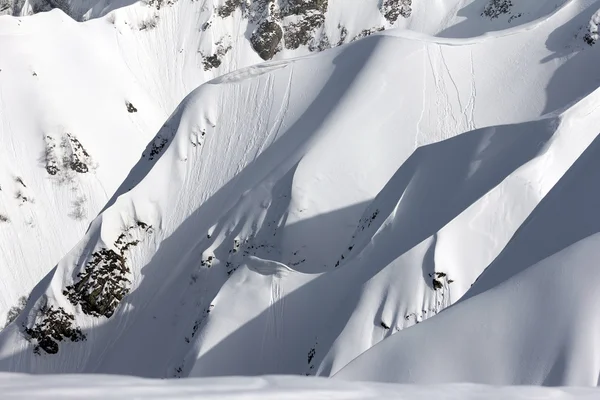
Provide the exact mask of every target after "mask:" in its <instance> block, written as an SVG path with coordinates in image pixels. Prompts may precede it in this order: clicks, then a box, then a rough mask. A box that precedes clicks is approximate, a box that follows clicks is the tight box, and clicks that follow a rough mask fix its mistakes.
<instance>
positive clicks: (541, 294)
mask: <svg viewBox="0 0 600 400" xmlns="http://www.w3.org/2000/svg"><path fill="white" fill-rule="evenodd" d="M595 104H597V99H595ZM582 116H583V114H579V115H578V117H582ZM563 145H566V143H564V144H563ZM599 151H600V140H599V139H598V138H595V139H594V141H593V142H592V144H591V145H590V146H589V148H588V149H587V150H586V151H585V152H584V153H583V155H582V156H581V157H580V158H579V159H578V160H577V161H576V162H575V164H574V165H573V166H572V167H571V168H570V169H569V171H568V172H567V173H566V174H565V176H564V177H563V178H562V179H561V180H560V181H559V182H558V183H557V184H556V185H555V187H554V188H553V189H552V190H551V191H550V193H549V194H548V195H547V196H546V198H544V200H543V201H542V202H541V203H540V204H539V206H538V207H536V209H535V210H534V211H533V213H532V214H531V216H530V217H529V218H528V219H527V221H526V222H525V223H524V224H523V225H522V227H521V228H520V229H519V231H518V232H517V233H516V234H515V236H514V237H513V239H512V240H511V241H510V243H509V244H508V245H507V246H506V248H505V249H504V251H503V252H502V253H501V254H500V256H499V257H498V258H497V259H496V260H495V261H494V262H493V263H492V264H491V265H490V266H489V267H488V268H487V269H486V271H485V272H484V273H483V275H482V276H481V278H480V279H479V280H478V281H477V282H476V283H475V284H474V285H473V288H472V289H471V290H470V291H469V292H467V294H466V295H465V299H466V300H464V301H461V302H459V303H458V304H456V305H455V306H454V307H451V308H450V309H448V310H446V311H444V312H443V313H441V314H440V315H438V316H437V317H436V318H432V319H431V320H428V321H426V322H425V323H423V324H422V325H419V326H418V327H415V328H413V329H409V330H406V331H403V332H401V333H399V334H398V335H395V336H393V337H391V338H389V339H388V340H385V341H383V342H382V343H380V344H379V345H377V346H375V347H374V348H373V349H371V350H369V351H367V352H366V353H364V354H363V355H361V356H360V357H358V358H357V359H356V360H355V361H353V362H351V363H350V364H349V365H348V366H347V367H346V368H344V369H343V370H342V371H341V372H340V373H338V374H337V375H336V377H339V378H342V379H365V380H377V381H385V382H422V383H425V382H451V381H470V382H489V383H496V384H503V383H508V382H510V383H511V384H519V383H528V384H545V385H561V384H569V385H593V386H596V385H598V376H599V373H600V366H599V364H598V340H597V330H598V326H599V323H600V321H598V318H597V317H595V315H594V314H593V313H591V314H590V313H589V310H593V309H595V306H596V305H597V303H598V296H597V284H596V282H595V280H594V279H590V277H591V276H594V275H595V272H594V271H595V269H596V261H595V260H597V257H598V240H599V239H600V236H599V235H598V232H599V231H600V224H599V222H600V221H599V219H598V213H597V210H596V207H597V202H598V194H599V192H598V186H597V184H596V182H597V179H598V168H597V166H596V164H597V162H598V152H599ZM549 233H551V234H549ZM466 327H468V328H466ZM439 332H444V335H439V334H437V333H439ZM489 360H494V362H493V363H490V362H489Z"/></svg>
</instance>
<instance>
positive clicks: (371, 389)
mask: <svg viewBox="0 0 600 400" xmlns="http://www.w3.org/2000/svg"><path fill="white" fill-rule="evenodd" d="M0 395H1V396H2V398H3V399H23V398H26V399H31V400H37V399H46V400H50V399H61V400H63V399H81V398H86V399H103V400H104V399H131V398H143V399H167V398H168V399H199V398H201V399H210V400H213V399H214V400H238V399H244V400H252V399H273V400H286V399H298V398H302V399H314V400H321V399H322V400H325V399H327V400H345V399H361V400H369V399H402V400H429V399H438V400H445V399H448V400H450V399H464V400H504V399H514V400H539V399H556V400H571V399H578V400H585V399H596V398H598V389H591V388H540V387H528V386H520V387H491V386H483V385H469V384H461V385H456V384H455V385H437V386H411V385H389V384H381V383H358V382H354V383H351V382H343V381H334V380H326V379H319V378H312V377H311V378H307V377H292V376H289V377H288V376H285V377H284V376H266V377H261V378H242V377H235V378H210V379H208V378H205V379H183V380H181V379H178V380H150V379H140V378H132V377H117V376H111V375H48V376H39V375H35V376H32V375H21V374H2V375H0Z"/></svg>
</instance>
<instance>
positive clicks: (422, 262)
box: [0, 0, 600, 384]
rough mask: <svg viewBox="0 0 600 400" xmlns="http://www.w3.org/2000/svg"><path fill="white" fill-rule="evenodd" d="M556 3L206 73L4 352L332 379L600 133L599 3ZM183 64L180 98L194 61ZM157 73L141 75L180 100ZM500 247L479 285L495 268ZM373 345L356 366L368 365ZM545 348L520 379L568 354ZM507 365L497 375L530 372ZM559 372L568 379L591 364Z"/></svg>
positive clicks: (135, 367) (509, 222)
mask: <svg viewBox="0 0 600 400" xmlns="http://www.w3.org/2000/svg"><path fill="white" fill-rule="evenodd" d="M551 3H555V2H551ZM457 4H458V3H457ZM469 4H471V3H469ZM473 4H475V3H473ZM560 4H562V7H559V8H557V9H556V10H554V11H553V12H552V13H550V8H552V7H549V6H548V7H546V8H544V7H541V8H536V7H532V10H535V11H537V12H540V13H541V12H542V11H544V12H546V14H544V15H539V14H538V15H537V17H538V18H537V19H535V20H533V21H532V22H530V23H528V24H524V25H521V26H519V27H517V28H514V29H510V30H504V31H500V32H497V33H495V34H487V35H485V36H480V37H471V38H452V37H447V38H441V37H432V36H427V35H425V34H423V33H416V32H414V31H406V30H390V31H386V32H384V33H381V34H378V35H373V36H370V37H368V38H366V39H363V40H360V41H356V42H354V43H352V44H348V45H346V46H341V47H338V48H336V49H332V50H328V51H325V52H321V53H319V54H315V55H312V56H309V57H303V58H297V59H293V60H288V61H282V60H277V61H273V62H270V63H265V64H258V65H255V66H252V67H249V68H246V69H240V70H237V71H235V72H232V73H230V74H227V75H224V76H221V77H218V78H216V79H213V80H211V81H209V82H208V83H206V84H204V85H202V86H200V87H199V88H198V89H196V90H195V91H193V92H192V93H191V94H190V95H188V96H187V97H186V99H185V100H184V101H183V102H182V104H181V105H180V106H179V107H178V108H177V109H176V110H175V112H174V113H173V114H172V115H171V117H170V118H169V120H168V121H167V122H166V124H165V125H164V126H163V127H162V128H161V129H160V131H159V133H158V134H157V135H156V137H155V138H154V139H153V140H152V141H151V142H150V144H148V146H147V147H146V149H145V151H144V154H143V156H142V158H141V159H140V160H139V162H138V163H137V164H136V165H135V167H134V168H133V169H132V170H131V172H130V173H129V176H128V177H127V178H126V179H125V180H124V182H123V183H122V184H121V186H120V188H119V189H118V190H117V195H115V196H113V197H112V198H111V200H110V201H109V202H108V204H107V205H106V207H105V210H104V212H103V213H102V214H101V215H100V216H99V217H98V218H96V219H95V220H94V221H93V222H92V224H91V226H90V229H89V230H88V232H87V233H86V235H85V236H84V237H83V239H82V240H81V241H80V242H79V243H78V244H77V245H76V246H75V247H74V249H73V250H72V251H71V252H69V253H68V254H67V255H66V256H65V257H64V258H63V259H62V260H61V261H60V262H59V264H58V266H57V267H56V268H55V269H54V270H53V271H52V272H51V273H50V274H49V275H48V276H47V277H46V278H45V279H43V280H42V281H41V282H40V283H39V284H38V286H37V287H36V288H35V289H34V291H33V292H32V294H31V297H30V300H29V302H28V304H27V306H26V307H25V310H24V312H23V313H22V314H21V316H20V317H19V318H17V320H16V321H15V323H13V324H11V325H10V326H9V327H8V328H6V329H5V330H3V331H2V332H1V333H0V369H2V370H11V371H27V372H55V373H56V372H104V373H126V374H135V375H141V376H154V377H179V376H187V375H189V374H191V375H196V376H207V375H231V374H264V373H295V374H316V373H319V374H323V375H329V374H333V373H335V372H337V371H338V370H340V369H341V368H343V367H344V366H345V365H346V364H347V363H348V362H350V361H351V360H352V359H353V358H354V357H356V356H358V355H359V354H360V353H361V352H362V351H364V350H367V349H368V348H370V347H371V346H373V345H375V344H377V343H378V342H379V341H381V340H382V339H384V338H385V337H387V336H389V335H390V334H391V333H393V332H394V331H397V330H403V329H404V328H407V327H409V326H412V325H414V324H415V323H416V322H420V321H422V320H424V319H426V318H428V317H430V316H432V315H435V314H437V313H438V312H440V311H441V310H442V309H444V308H445V307H447V306H449V305H450V304H452V303H453V302H455V301H457V300H458V299H459V298H460V297H461V296H462V295H463V294H464V293H465V292H466V293H467V294H468V293H469V287H470V285H471V284H472V283H473V282H474V281H475V280H476V278H477V277H478V276H479V274H480V273H481V272H482V271H483V270H484V269H485V268H486V267H487V266H488V265H489V264H490V263H491V262H492V261H493V260H494V259H495V258H496V256H498V254H500V253H501V252H502V251H503V249H504V247H505V246H506V244H507V243H508V242H509V240H510V238H511V236H513V234H515V232H516V231H517V230H518V229H519V227H520V226H521V225H522V224H523V222H524V221H525V220H526V219H527V217H528V215H529V213H530V212H531V211H532V210H533V209H534V208H535V207H536V206H537V205H538V204H539V203H540V201H542V199H543V198H544V196H546V195H547V194H548V193H549V192H550V194H552V190H553V187H554V186H555V184H556V182H558V181H559V180H560V179H561V177H562V176H563V175H564V174H565V172H566V171H567V170H568V169H569V168H570V167H571V165H573V163H575V162H577V160H578V158H579V157H580V155H581V154H582V153H584V151H585V150H586V148H587V147H588V145H589V144H590V143H592V142H594V140H595V138H596V135H597V133H598V132H597V131H596V130H595V129H596V128H595V127H596V126H598V119H599V118H600V114H599V113H598V111H597V110H596V108H597V106H596V104H598V92H596V91H594V89H595V88H596V86H597V82H598V79H599V78H600V76H599V72H598V71H597V68H596V65H598V61H599V60H598V58H600V55H599V54H598V52H597V51H596V50H597V49H596V48H595V47H590V46H588V44H586V42H585V41H584V39H583V38H584V35H585V29H583V28H582V27H585V26H587V24H588V21H589V20H590V18H591V17H592V16H593V14H594V13H595V11H596V10H597V9H598V7H600V4H598V2H595V1H592V0H588V1H584V0H580V1H577V0H573V1H570V2H568V3H567V2H562V3H560ZM560 4H554V5H560ZM460 5H461V6H465V7H467V5H466V2H462V3H460ZM461 9H462V8H461ZM415 10H416V8H415ZM49 15H60V14H59V12H56V11H55V12H52V13H50V14H49ZM504 16H505V15H504V14H503V16H502V18H504ZM39 17H41V16H35V17H34V18H39ZM499 18H500V17H499ZM532 19H533V18H532ZM11 21H12V20H11ZM161 21H162V20H161ZM101 23H103V24H105V21H102V20H94V21H90V22H88V23H86V24H85V25H83V26H89V27H90V29H92V28H91V27H94V26H96V25H94V24H101ZM172 23H173V24H175V23H177V20H173V21H172ZM477 23H481V20H478V22H477ZM506 23H508V22H506ZM98 26H100V25H98ZM456 26H458V25H456ZM98 29H100V28H98ZM102 29H104V28H102ZM111 29H114V28H111ZM448 36H464V35H459V34H456V35H448ZM117 48H118V46H117ZM156 54H166V53H162V52H156ZM499 54H501V55H502V56H501V57H499V56H498V55H499ZM124 59H127V56H124ZM125 65H127V66H128V67H129V68H132V67H131V65H132V64H129V63H128V62H125ZM152 65H154V64H152ZM157 65H158V64H157ZM168 65H170V64H169V63H168V62H165V64H164V65H163V67H164V66H167V67H164V68H167V69H165V70H162V71H170V73H172V74H173V75H172V76H177V77H178V78H181V80H177V82H180V83H177V84H175V85H174V86H176V87H177V88H178V89H172V90H171V91H170V92H169V91H166V90H165V93H171V95H172V96H173V99H174V98H176V97H177V96H176V95H175V94H174V93H180V94H181V95H183V94H185V90H183V88H185V87H186V85H187V84H186V83H185V82H186V80H185V79H184V78H182V77H183V75H179V74H180V73H181V71H185V69H180V70H177V69H171V68H170V67H168ZM131 70H132V71H141V70H142V69H141V68H140V69H136V68H132V69H131ZM174 71H179V72H177V73H175V72H174ZM2 73H3V72H2ZM154 73H158V72H157V71H156V70H152V71H150V72H148V73H147V74H146V75H144V74H141V73H140V75H138V74H137V73H135V76H136V80H137V81H138V82H146V83H147V84H143V83H142V84H141V86H140V87H144V88H146V87H149V88H153V89H151V90H156V91H157V92H156V94H155V95H154V94H152V93H151V94H150V95H149V96H148V98H149V99H156V101H155V102H154V103H152V104H154V106H155V107H156V109H157V110H162V111H163V112H164V111H166V110H168V105H169V104H171V100H170V99H168V95H164V96H162V97H160V99H161V100H158V99H159V96H158V94H159V93H161V91H162V90H163V89H164V88H163V89H161V85H163V86H165V85H167V84H166V83H165V82H167V81H168V79H166V80H164V82H161V83H156V84H154V85H152V84H149V82H151V81H150V80H144V79H150V78H149V77H151V76H152V74H154ZM166 76H169V77H170V76H171V75H169V74H166ZM158 81H159V80H156V82H158ZM177 85H180V86H177ZM149 90H150V89H149ZM178 90H180V91H179V92H178ZM161 101H164V103H161ZM149 102H150V100H149ZM131 103H133V101H131ZM133 104H135V103H133ZM149 104H150V103H149ZM120 105H121V106H123V103H122V102H121V103H120ZM135 106H136V107H137V104H136V105H135ZM148 107H151V105H149V106H148ZM125 108H126V107H125ZM125 111H127V110H125ZM157 113H158V112H157ZM125 115H127V114H125ZM542 115H544V116H543V117H542ZM131 123H132V122H131ZM67 138H68V137H67ZM82 143H83V142H82ZM84 145H85V143H84ZM106 154H107V156H106V157H108V154H110V152H109V151H107V153H106ZM565 179H566V178H565ZM373 199H374V200H373ZM518 237H519V234H517V236H515V238H518ZM515 240H517V239H515ZM510 246H511V245H510V244H509V247H507V249H509V248H510ZM505 251H508V250H505ZM500 257H502V256H500ZM494 265H495V264H492V266H490V267H489V269H488V270H487V272H486V273H484V275H483V276H482V278H481V280H480V281H478V283H477V284H476V285H475V286H474V287H473V289H472V290H475V289H476V288H477V287H478V286H479V285H483V284H484V282H486V279H488V278H486V276H491V278H489V282H492V283H493V285H495V284H497V283H498V281H497V280H496V278H494V276H493V275H490V274H493V271H494V268H495V267H494ZM580 268H583V269H585V268H586V266H585V265H582V266H581V267H580ZM552 279H559V275H557V276H555V277H553V278H552ZM552 282H554V280H553V281H552ZM488 285H490V286H488V287H491V286H493V285H492V284H491V283H488ZM568 289H569V288H565V289H564V291H563V292H564V293H565V296H566V293H567V292H568ZM563 292H561V293H563ZM487 293H488V292H487V291H486V292H485V293H484V294H485V295H487V296H492V294H491V293H492V292H489V293H490V294H487ZM482 295H483V294H482ZM581 296H582V297H573V299H572V304H574V305H576V304H579V302H580V301H583V300H585V299H586V297H585V294H581ZM478 297H479V296H477V297H475V298H473V299H472V300H469V302H475V299H477V298H478ZM557 301H558V300H557ZM469 302H464V303H461V304H459V305H457V306H456V307H454V308H452V309H450V310H448V311H444V312H443V313H441V314H440V315H439V316H435V318H432V319H431V321H432V322H431V324H433V323H434V321H440V320H441V321H443V320H444V319H443V317H445V316H447V315H450V314H451V312H452V311H454V310H460V307H464V306H465V305H467V304H469ZM523 309H524V310H525V311H524V312H523V316H522V318H524V319H525V318H528V316H529V314H530V313H533V312H537V310H538V307H537V303H532V304H531V305H529V307H524V308H523ZM484 311H485V310H481V311H480V312H484ZM511 311H512V310H511ZM565 312H566V311H565ZM486 315H487V314H486ZM492 316H493V315H491V314H490V317H492ZM446 318H447V317H446ZM462 318H463V319H464V324H462V325H461V326H466V325H467V324H468V323H467V321H466V318H467V317H462ZM531 320H533V319H531ZM561 323H566V320H565V321H562V322H561ZM427 324H429V322H428V323H427ZM427 324H423V325H419V326H418V327H410V329H407V330H406V331H403V332H401V333H400V334H399V335H398V336H397V337H401V336H402V335H404V333H405V332H406V334H409V333H410V332H415V331H418V330H421V329H425V328H421V327H422V326H423V327H426V326H427ZM434 330H435V328H434ZM435 331H436V332H437V333H435V335H439V332H444V330H443V328H442V327H441V328H440V329H437V330H435ZM516 332H520V331H516ZM533 333H535V331H532V333H531V335H533ZM567 333H569V331H564V335H567ZM415 335H416V334H415ZM432 335H433V333H432ZM564 335H563V336H561V335H560V332H559V333H557V336H556V337H557V338H561V339H564V338H565V337H566V336H564ZM436 337H437V336H436ZM529 337H530V336H528V335H527V334H523V335H519V338H521V339H522V340H523V342H517V341H516V342H515V346H518V345H524V344H526V343H528V342H527V340H533V339H528V338H529ZM532 337H533V336H532ZM395 338H396V337H394V338H393V339H395ZM448 340H455V338H454V337H452V338H450V339H448ZM472 340H475V338H472ZM391 342H393V341H390V340H386V341H384V344H382V345H381V346H385V345H386V343H391ZM419 343H422V346H427V345H429V343H426V342H424V341H423V342H419ZM440 343H442V341H440ZM465 343H467V344H468V342H467V341H465ZM556 343H559V344H560V345H562V346H567V345H568V344H569V343H570V342H565V341H562V340H557V341H556V342H552V343H551V344H553V345H556V346H558V344H556ZM388 346H392V345H388ZM377 347H379V346H377ZM377 347H375V349H377ZM414 348H418V347H417V345H416V344H415V347H414ZM557 348H558V347H553V348H552V350H553V351H557ZM411 349H412V347H411ZM518 349H519V348H518V347H515V349H514V351H515V354H518V353H517V350H518ZM542 350H543V348H542ZM398 351H400V350H398ZM498 351H501V349H498ZM389 352H390V353H393V351H391V350H389ZM369 354H371V353H370V352H367V353H366V355H365V356H364V357H366V358H367V359H368V360H370V358H368V357H371V356H369ZM373 354H375V355H374V356H372V357H373V359H374V360H380V359H381V357H380V356H379V355H378V353H377V352H375V351H374V353H373ZM448 354H449V355H448V357H449V358H448V360H451V361H448V363H449V364H448V365H452V364H450V362H454V359H453V358H450V356H451V355H452V353H448ZM531 354H532V357H533V358H535V357H538V353H537V351H532V353H531ZM565 354H573V355H576V354H577V353H569V352H567V353H565ZM433 359H434V358H433V357H430V360H433ZM358 360H359V361H357V364H356V365H358V366H357V367H354V365H355V364H354V363H353V364H350V366H349V367H347V368H348V369H347V370H343V372H342V373H341V375H342V376H343V375H344V374H346V373H348V374H351V372H346V371H354V369H353V368H356V371H359V372H357V373H356V375H348V376H349V377H353V378H356V377H358V378H360V375H361V374H362V373H363V372H362V371H364V369H369V368H370V364H367V367H364V368H363V367H362V366H361V364H359V362H360V360H361V359H360V358H359V359H358ZM537 360H538V361H536V362H538V364H526V363H524V364H523V365H527V366H528V365H534V366H536V367H539V369H536V371H534V372H531V373H528V374H524V375H522V376H520V377H519V380H518V383H540V382H539V377H540V376H541V375H540V374H543V370H544V368H551V367H553V366H554V365H555V364H553V362H554V361H555V359H554V358H552V357H548V358H543V357H538V358H537ZM467 361H468V360H467ZM467 361H465V363H466V364H465V365H466V366H465V368H464V369H463V371H464V379H467V380H477V379H476V378H477V376H478V375H474V376H473V377H472V378H469V371H471V370H472V369H473V370H475V369H476V367H475V366H473V365H472V364H469V363H468V362H467ZM512 361H514V360H512V359H511V358H508V357H507V358H506V363H503V364H502V366H501V367H498V371H500V372H499V375H497V376H495V377H494V379H491V378H490V380H492V381H494V382H496V381H502V382H503V383H517V379H510V378H511V376H507V375H502V371H504V370H507V371H508V370H510V369H511V368H517V366H515V365H512V364H511V362H512ZM373 362H379V361H373ZM420 362H422V363H424V364H415V365H417V366H418V365H424V367H423V368H424V369H426V367H425V365H426V364H425V363H426V361H425V360H421V361H420ZM427 362H429V361H427ZM427 365H428V364H427ZM471 368H472V369H471ZM556 368H557V371H559V372H557V375H556V376H559V377H560V378H557V379H556V380H554V381H552V382H556V383H564V384H569V383H578V382H583V383H588V384H589V383H590V382H591V381H590V380H589V379H587V378H585V379H584V378H583V377H582V374H580V373H579V371H577V373H573V374H572V375H569V374H568V373H566V372H565V374H563V375H561V371H563V372H564V371H567V369H561V368H560V366H558V367H556ZM369 371H371V370H369ZM373 371H375V372H374V373H376V372H377V370H376V369H375V370H373ZM440 371H442V372H440V373H439V375H438V378H437V379H439V380H444V376H443V371H444V370H443V369H440ZM477 371H480V370H479V369H477ZM481 371H484V370H483V369H481ZM586 371H587V373H589V374H593V373H597V371H596V370H594V369H593V368H591V367H590V368H586ZM365 374H366V372H365ZM482 376H487V375H482ZM544 376H545V375H544ZM461 377H462V376H461ZM375 378H377V377H375ZM381 379H384V380H385V379H386V378H385V375H382V377H381ZM447 380H452V379H451V377H449V378H447ZM481 381H486V379H483V378H482V379H481Z"/></svg>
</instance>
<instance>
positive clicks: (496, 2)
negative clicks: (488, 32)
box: [481, 0, 513, 19]
mask: <svg viewBox="0 0 600 400" xmlns="http://www.w3.org/2000/svg"><path fill="white" fill-rule="evenodd" d="M512 6H513V3H512V1H511V0H490V2H489V3H488V4H487V5H486V6H485V8H484V9H483V12H482V13H481V16H483V17H488V18H489V19H495V18H498V17H499V16H501V15H502V14H510V11H511V7H512Z"/></svg>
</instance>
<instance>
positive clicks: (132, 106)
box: [125, 101, 137, 113]
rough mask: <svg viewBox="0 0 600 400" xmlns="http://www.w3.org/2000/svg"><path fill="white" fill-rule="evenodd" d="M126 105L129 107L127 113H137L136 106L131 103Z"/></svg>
mask: <svg viewBox="0 0 600 400" xmlns="http://www.w3.org/2000/svg"><path fill="white" fill-rule="evenodd" d="M125 105H126V106H127V112H130V113H134V112H137V108H135V107H134V105H133V104H131V103H130V102H128V101H126V102H125Z"/></svg>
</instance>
